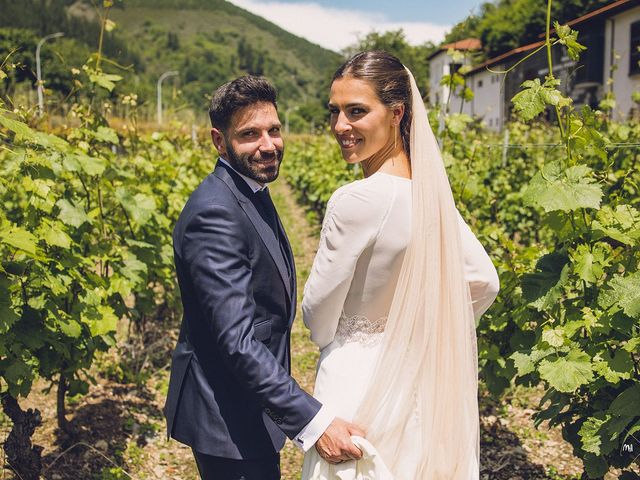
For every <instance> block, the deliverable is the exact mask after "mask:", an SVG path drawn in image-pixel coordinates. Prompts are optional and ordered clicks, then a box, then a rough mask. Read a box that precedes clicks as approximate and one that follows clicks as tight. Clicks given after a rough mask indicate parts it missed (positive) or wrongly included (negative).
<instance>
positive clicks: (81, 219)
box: [56, 198, 91, 228]
mask: <svg viewBox="0 0 640 480" xmlns="http://www.w3.org/2000/svg"><path fill="white" fill-rule="evenodd" d="M56 205H57V206H58V208H59V209H60V213H59V214H58V218H60V220H61V221H62V222H63V223H65V224H67V225H71V226H72V227H76V228H78V227H80V226H81V225H82V224H83V223H85V222H91V220H90V218H89V216H88V215H87V212H85V211H84V209H83V208H82V207H79V206H77V205H75V204H74V203H72V202H70V201H69V200H67V199H65V198H61V199H60V200H58V201H57V202H56Z"/></svg>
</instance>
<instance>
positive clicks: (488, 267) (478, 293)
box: [458, 212, 500, 321]
mask: <svg viewBox="0 0 640 480" xmlns="http://www.w3.org/2000/svg"><path fill="white" fill-rule="evenodd" d="M458 220H459V224H460V238H461V240H462V248H463V250H464V276H465V278H466V279H467V282H468V283H469V289H470V291H471V300H472V301H473V315H474V317H475V319H476V321H477V320H478V319H479V318H480V316H481V315H482V314H483V313H484V312H486V311H487V309H488V308H489V307H490V306H491V304H492V303H493V301H494V300H495V299H496V296H497V295H498V291H499V290H500V281H499V279H498V272H496V268H495V267H494V266H493V263H492V262H491V258H489V255H487V252H486V251H485V249H484V247H483V246H482V244H481V243H480V242H479V241H478V239H477V238H476V236H475V235H474V234H473V232H472V231H471V229H470V228H469V226H468V225H467V223H466V222H465V221H464V219H463V218H462V216H461V215H460V212H458Z"/></svg>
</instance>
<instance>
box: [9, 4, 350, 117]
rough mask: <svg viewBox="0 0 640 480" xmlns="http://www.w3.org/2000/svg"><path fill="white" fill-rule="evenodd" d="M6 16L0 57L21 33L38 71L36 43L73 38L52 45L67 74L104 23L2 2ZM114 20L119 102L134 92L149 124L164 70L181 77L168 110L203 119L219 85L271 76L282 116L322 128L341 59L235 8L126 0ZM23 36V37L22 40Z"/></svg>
mask: <svg viewBox="0 0 640 480" xmlns="http://www.w3.org/2000/svg"><path fill="white" fill-rule="evenodd" d="M0 10H1V11H3V14H2V15H1V16H0V29H3V28H4V29H5V35H4V37H3V35H2V32H0V39H3V38H4V40H3V42H2V43H1V44H0V56H2V57H4V55H6V54H7V53H8V52H6V51H2V50H7V49H8V48H9V47H8V45H9V44H10V41H11V35H9V34H8V33H7V31H6V29H7V28H8V27H12V28H13V30H11V32H13V33H12V35H14V36H15V32H16V30H15V29H16V28H17V29H21V30H28V32H29V33H32V34H33V35H32V37H30V38H31V40H30V43H29V45H28V46H25V47H24V48H23V52H24V54H25V59H24V60H25V62H26V63H27V64H29V67H30V68H31V69H32V67H33V66H32V62H30V58H29V56H30V55H32V54H31V52H32V51H33V42H35V41H36V40H37V37H38V36H39V35H44V34H47V33H51V32H52V31H57V30H62V31H65V32H66V33H67V35H66V37H65V39H64V40H63V41H56V42H53V43H52V44H51V45H50V46H49V48H50V49H52V50H54V51H55V52H57V54H58V55H57V57H58V59H64V60H65V61H64V62H63V63H64V64H65V72H66V71H67V70H70V69H69V68H68V67H69V65H68V63H69V62H68V61H67V58H69V57H73V58H74V59H75V58H77V57H78V51H82V52H85V50H86V53H88V52H90V51H91V50H92V49H95V47H96V45H97V38H98V32H99V29H97V25H98V15H97V12H96V11H95V9H94V7H93V6H92V3H91V2H90V1H75V2H72V1H71V0H26V1H24V2H11V1H9V0H0ZM61 12H63V13H61ZM109 18H110V19H112V20H113V21H114V22H115V24H116V26H115V29H114V30H113V31H112V32H111V33H110V35H109V36H108V38H107V39H106V42H105V47H106V48H105V53H106V54H107V55H108V56H109V57H110V58H111V59H113V60H114V61H116V62H118V63H120V64H122V65H130V66H131V69H129V70H124V71H123V70H121V69H118V68H116V67H109V68H111V69H112V70H113V71H114V73H119V74H121V75H124V76H125V80H124V82H122V84H120V85H118V90H119V93H121V94H124V93H129V92H135V93H137V94H138V95H139V98H140V100H141V103H142V104H143V106H145V105H146V107H145V108H146V110H145V111H146V112H147V113H148V115H149V116H151V115H152V113H153V108H152V107H153V106H154V105H155V88H156V80H157V78H158V76H159V75H160V74H161V73H162V72H164V71H167V70H178V71H179V72H180V75H179V79H178V81H177V82H174V81H173V80H171V81H168V82H167V89H166V92H167V97H166V98H167V100H166V102H167V105H168V106H170V107H173V108H174V109H178V110H189V111H191V112H194V114H195V115H196V116H197V117H198V118H201V117H204V116H205V113H206V108H207V98H208V97H209V95H210V94H211V91H212V90H213V89H214V88H215V87H216V86H217V85H220V84H221V83H223V82H225V81H227V80H229V79H231V78H234V77H236V76H238V75H242V74H245V73H253V74H259V75H265V76H267V77H268V78H270V79H271V80H272V81H273V82H274V83H275V84H276V86H277V87H278V89H279V91H280V103H281V106H282V108H283V109H288V108H291V107H294V106H295V107H298V108H297V109H296V111H295V113H294V114H293V115H292V117H291V118H292V121H293V123H294V124H296V123H297V124H305V123H306V124H313V123H317V122H320V121H322V119H323V117H324V115H325V108H324V106H323V104H324V102H325V101H326V95H327V88H328V87H327V85H328V82H329V79H330V77H331V74H332V73H333V70H334V69H335V68H336V67H337V66H338V65H339V63H340V61H341V60H342V58H341V56H340V55H338V54H337V53H335V52H332V51H329V50H326V49H324V48H322V47H320V46H318V45H315V44H312V43H311V42H309V41H307V40H305V39H302V38H300V37H297V36H295V35H293V34H291V33H289V32H287V31H285V30H283V29H282V28H280V27H278V26H276V25H274V24H273V23H270V22H268V21H267V20H265V19H263V18H261V17H258V16H256V15H253V14H251V13H250V12H247V11H246V10H243V9H242V8H239V7H237V6H235V5H233V4H231V3H229V2H226V1H224V0H126V1H125V2H116V4H115V6H114V7H113V8H112V9H111V10H110V12H109ZM24 36H25V35H24V34H21V35H19V36H18V37H19V38H20V39H22V40H23V39H24ZM7 37H9V38H8V39H7ZM22 40H21V41H22ZM72 41H73V42H75V43H69V42H72ZM65 42H66V43H65ZM16 46H17V45H16ZM43 53H44V52H43ZM3 54H4V55H3ZM55 57H56V55H51V59H52V62H49V63H55V62H56V61H57V62H58V63H60V62H59V60H56V58H55ZM76 66H79V65H76ZM49 71H51V69H49ZM58 73H59V75H61V76H64V72H58ZM26 77H29V75H26ZM54 80H55V79H54V78H53V77H50V78H48V79H47V82H48V83H47V85H48V86H50V87H52V88H55V86H56V85H58V84H60V85H62V84H64V79H63V78H59V79H57V81H54ZM69 83H71V82H69ZM176 84H177V87H176V86H175V85H176ZM63 93H65V94H66V93H68V92H63ZM116 93H117V92H116Z"/></svg>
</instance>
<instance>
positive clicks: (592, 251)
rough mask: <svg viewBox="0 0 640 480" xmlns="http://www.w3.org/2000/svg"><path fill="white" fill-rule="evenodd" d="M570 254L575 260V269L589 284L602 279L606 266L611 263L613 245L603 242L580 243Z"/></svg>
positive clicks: (573, 260)
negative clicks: (592, 243)
mask: <svg viewBox="0 0 640 480" xmlns="http://www.w3.org/2000/svg"><path fill="white" fill-rule="evenodd" d="M570 256H571V261H572V262H573V271H574V272H575V273H576V274H577V275H578V277H579V278H580V279H581V280H584V281H585V282H586V283H587V285H592V284H594V283H596V282H597V281H598V280H600V279H601V278H602V277H603V275H604V272H605V268H606V267H608V266H610V265H611V247H610V246H609V245H607V244H603V243H596V244H594V245H587V244H581V245H578V246H577V247H576V249H575V250H574V251H573V252H571V254H570Z"/></svg>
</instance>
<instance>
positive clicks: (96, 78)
mask: <svg viewBox="0 0 640 480" xmlns="http://www.w3.org/2000/svg"><path fill="white" fill-rule="evenodd" d="M89 80H90V81H91V82H92V83H95V84H96V85H99V86H101V87H102V88H104V89H106V90H108V91H112V90H113V89H114V87H115V86H116V82H119V81H120V80H122V77H121V76H120V75H113V74H110V73H104V72H95V73H90V74H89Z"/></svg>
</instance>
